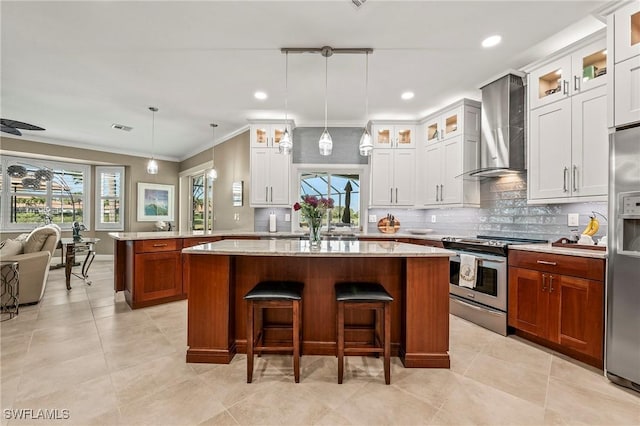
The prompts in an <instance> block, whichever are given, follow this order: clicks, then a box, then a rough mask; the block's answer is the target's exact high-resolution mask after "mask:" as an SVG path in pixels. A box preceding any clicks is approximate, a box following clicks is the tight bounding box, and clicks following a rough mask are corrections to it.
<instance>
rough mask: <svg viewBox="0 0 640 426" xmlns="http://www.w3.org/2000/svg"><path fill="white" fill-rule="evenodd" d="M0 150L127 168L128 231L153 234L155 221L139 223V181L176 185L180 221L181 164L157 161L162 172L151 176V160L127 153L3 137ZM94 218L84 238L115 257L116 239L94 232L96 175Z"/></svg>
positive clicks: (4, 153) (8, 152)
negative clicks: (90, 239) (179, 175)
mask: <svg viewBox="0 0 640 426" xmlns="http://www.w3.org/2000/svg"><path fill="white" fill-rule="evenodd" d="M0 148H1V151H0V152H1V153H2V155H17V156H24V157H29V156H38V158H44V157H42V156H45V157H46V159H57V160H58V159H59V160H60V161H65V159H66V160H67V161H68V160H70V159H71V160H81V161H82V162H85V163H88V164H96V163H99V164H107V165H117V166H125V167H126V172H125V175H126V179H125V203H126V207H125V212H124V214H125V217H124V219H125V230H126V231H127V232H142V231H153V227H154V222H138V220H137V184H138V182H146V183H161V184H168V185H175V198H176V203H175V204H176V205H175V211H174V217H175V220H174V222H176V223H177V221H178V203H179V194H178V170H179V163H178V162H173V161H162V160H159V161H158V167H159V173H158V174H157V175H149V174H147V172H146V167H147V161H148V158H143V157H136V156H132V155H124V154H112V153H108V152H102V151H95V150H90V149H81V148H71V147H65V146H60V145H51V144H47V143H41V142H33V141H28V140H24V139H14V138H7V137H1V138H0ZM91 186H92V187H91V218H89V219H90V220H89V225H90V229H91V231H85V232H84V233H83V235H86V236H90V237H97V238H100V239H101V241H100V242H99V243H98V244H97V246H96V251H97V253H98V254H112V253H113V240H112V239H111V238H110V237H109V236H108V232H106V231H94V229H95V219H94V216H95V205H94V202H93V200H94V192H95V174H94V175H93V176H92V177H91ZM2 234H3V235H2V238H3V239H4V238H11V237H12V236H15V235H16V234H15V233H13V234H10V233H6V235H5V233H4V232H3V233H2ZM68 234H69V235H67V233H66V232H65V234H64V235H63V236H64V237H70V236H71V232H70V231H69V232H68Z"/></svg>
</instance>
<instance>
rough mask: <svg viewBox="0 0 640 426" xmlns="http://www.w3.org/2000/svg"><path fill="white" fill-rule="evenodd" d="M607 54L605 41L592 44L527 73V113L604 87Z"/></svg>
mask: <svg viewBox="0 0 640 426" xmlns="http://www.w3.org/2000/svg"><path fill="white" fill-rule="evenodd" d="M606 73H607V52H606V41H605V39H601V40H597V41H594V42H593V43H591V44H589V45H587V46H584V47H582V48H580V49H578V50H575V51H573V52H572V53H570V54H567V55H565V56H561V57H558V58H556V59H555V60H552V61H551V62H548V63H546V64H545V65H543V66H541V67H539V68H537V69H535V70H533V71H531V72H530V73H529V106H530V108H531V109H535V108H539V107H541V106H544V105H548V104H550V103H552V102H556V101H559V100H561V99H564V98H567V97H569V96H573V95H574V94H577V93H580V92H584V91H587V90H590V89H593V88H595V87H598V86H602V85H605V84H606V82H607V79H606V77H605V76H606Z"/></svg>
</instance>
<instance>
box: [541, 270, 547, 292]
mask: <svg viewBox="0 0 640 426" xmlns="http://www.w3.org/2000/svg"><path fill="white" fill-rule="evenodd" d="M542 291H543V292H544V291H547V274H542Z"/></svg>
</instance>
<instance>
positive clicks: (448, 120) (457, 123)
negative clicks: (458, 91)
mask: <svg viewBox="0 0 640 426" xmlns="http://www.w3.org/2000/svg"><path fill="white" fill-rule="evenodd" d="M461 129H462V107H457V108H454V109H452V110H450V111H447V112H445V113H443V114H439V115H437V116H434V117H433V118H431V119H428V120H427V121H426V123H425V131H426V134H425V135H424V137H425V139H426V141H427V142H437V141H440V140H444V139H448V138H452V137H455V136H458V135H459V134H460V133H461Z"/></svg>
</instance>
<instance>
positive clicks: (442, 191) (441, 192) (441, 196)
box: [440, 184, 444, 201]
mask: <svg viewBox="0 0 640 426" xmlns="http://www.w3.org/2000/svg"><path fill="white" fill-rule="evenodd" d="M440 201H444V184H442V185H440Z"/></svg>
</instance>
